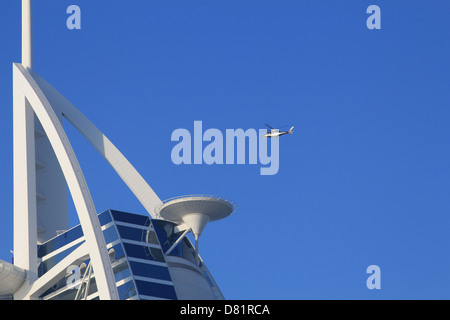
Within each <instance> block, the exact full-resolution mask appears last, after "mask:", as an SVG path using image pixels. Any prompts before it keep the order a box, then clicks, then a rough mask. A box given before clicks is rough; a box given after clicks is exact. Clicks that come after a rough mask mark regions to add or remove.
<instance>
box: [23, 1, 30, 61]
mask: <svg viewBox="0 0 450 320" xmlns="http://www.w3.org/2000/svg"><path fill="white" fill-rule="evenodd" d="M31 22H32V19H31V0H22V65H23V66H24V67H25V68H26V69H33V54H32V50H33V42H32V35H33V34H32V30H31Z"/></svg>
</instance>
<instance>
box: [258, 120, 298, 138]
mask: <svg viewBox="0 0 450 320" xmlns="http://www.w3.org/2000/svg"><path fill="white" fill-rule="evenodd" d="M266 126H267V127H268V128H269V129H270V131H269V132H268V133H266V134H265V135H263V137H264V138H277V137H279V136H282V135H285V134H292V133H294V131H293V129H294V127H293V126H292V127H291V128H290V129H289V131H279V130H278V129H274V128H272V127H271V126H269V125H268V124H267V123H266Z"/></svg>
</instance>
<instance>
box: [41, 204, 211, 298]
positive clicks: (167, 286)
mask: <svg viewBox="0 0 450 320" xmlns="http://www.w3.org/2000/svg"><path fill="white" fill-rule="evenodd" d="M98 217H99V221H100V224H101V226H102V230H103V234H104V237H105V241H106V244H107V249H108V252H109V254H110V259H111V265H112V268H113V272H114V276H115V281H116V286H117V290H118V293H119V298H120V299H122V300H125V299H137V300H150V299H177V295H176V292H175V288H174V284H173V282H172V278H171V274H170V271H169V267H168V263H167V262H166V259H165V254H164V252H166V251H167V250H168V249H169V248H170V247H171V246H172V245H173V244H174V243H175V241H176V240H177V239H178V238H179V237H180V236H181V234H182V232H177V231H176V228H175V227H176V226H175V224H173V223H171V222H168V221H163V220H154V219H150V218H149V217H147V216H142V215H137V214H131V213H126V212H120V211H115V210H107V211H105V212H103V213H101V214H99V216H98ZM83 243H84V237H83V232H82V229H81V226H76V227H74V228H72V229H70V230H68V231H66V232H64V233H62V234H60V235H58V236H56V237H55V238H53V239H51V240H49V241H47V242H45V243H43V244H42V245H40V246H38V256H39V259H40V265H39V276H42V275H44V274H45V273H46V272H48V271H49V270H50V269H51V268H52V267H53V266H55V265H56V264H57V263H59V262H60V261H62V260H63V259H64V258H65V257H67V256H68V255H69V254H70V253H72V252H73V251H74V250H75V249H76V248H78V247H79V246H80V245H82V244H83ZM170 255H172V256H177V257H182V258H184V259H187V260H189V261H191V262H192V263H195V262H196V261H197V260H196V256H195V250H194V247H193V246H192V243H191V242H190V241H189V240H188V238H187V237H186V238H184V239H183V241H180V243H179V244H178V245H177V246H176V247H175V248H174V249H173V250H172V251H171V252H170ZM89 262H90V261H89V259H87V260H85V261H83V262H82V263H80V264H77V265H76V266H72V268H71V270H70V271H68V272H67V274H66V275H65V276H64V277H63V278H61V279H60V280H59V281H58V282H57V283H55V284H54V285H53V286H52V287H51V288H50V289H48V290H47V291H46V292H44V293H43V294H42V295H41V296H40V297H41V298H42V299H57V300H60V299H70V300H71V299H74V298H75V296H76V294H77V291H78V288H79V286H80V282H81V279H82V278H83V276H84V275H85V274H87V270H88V267H87V266H89ZM197 263H198V261H197ZM204 276H205V277H206V279H207V280H208V281H209V283H210V284H211V286H213V285H214V284H213V282H212V280H211V278H210V277H209V274H208V273H207V272H204ZM86 279H87V278H86ZM96 292H97V288H96V285H95V273H94V275H93V277H92V278H91V280H90V284H89V293H88V298H89V299H98V294H96Z"/></svg>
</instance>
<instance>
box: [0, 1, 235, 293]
mask: <svg viewBox="0 0 450 320" xmlns="http://www.w3.org/2000/svg"><path fill="white" fill-rule="evenodd" d="M31 11H32V10H31V0H23V1H22V63H21V64H20V63H14V64H13V104H14V105H13V108H14V111H13V121H14V262H13V264H10V263H7V262H4V261H1V260H0V298H6V299H8V298H11V297H14V299H102V300H115V299H223V295H222V293H221V292H220V290H219V288H218V287H217V284H216V283H215V281H214V279H213V278H212V276H211V274H210V273H209V272H208V270H207V268H206V266H205V264H204V262H203V261H202V259H201V258H200V257H199V256H198V237H199V235H200V234H201V232H202V230H203V228H204V227H205V225H206V223H208V222H209V221H214V220H218V219H222V218H225V217H226V216H228V215H230V214H231V213H232V212H233V211H234V210H235V208H236V206H235V204H234V203H233V202H231V201H228V200H225V199H221V198H217V197H211V196H186V197H178V198H174V199H171V200H169V201H165V202H163V201H161V200H160V199H159V197H158V196H157V195H156V194H155V192H154V191H153V190H152V188H151V187H150V186H149V185H148V184H147V182H146V181H145V180H144V179H143V178H142V176H141V175H140V174H139V173H138V172H137V171H136V170H135V168H134V167H133V166H132V165H131V164H130V162H129V161H128V160H127V159H126V158H125V157H124V156H123V155H122V153H121V152H120V151H119V150H118V149H117V148H116V147H115V146H114V145H113V144H112V143H111V142H110V141H109V140H108V138H107V137H106V136H105V135H104V134H103V133H102V132H101V131H100V130H99V129H98V128H97V127H96V126H95V125H94V124H93V123H92V122H91V121H89V120H88V119H87V118H86V117H85V116H84V115H83V114H82V113H81V112H80V111H79V110H78V109H77V108H76V107H75V106H74V105H72V104H71V103H70V102H69V101H68V100H67V99H66V98H64V96H63V95H61V94H60V93H59V92H58V91H57V90H56V89H54V88H53V87H52V86H51V85H50V84H48V83H47V82H46V81H45V80H44V79H43V78H41V77H40V76H39V75H37V74H36V73H34V72H33V59H32V19H31ZM63 118H65V119H66V120H68V122H70V123H71V124H72V125H73V126H74V127H75V128H76V129H77V130H78V131H79V132H81V133H82V134H83V136H84V137H85V138H86V139H87V140H88V141H89V142H90V143H91V144H92V145H93V146H94V147H95V149H96V150H97V151H98V152H99V153H100V154H101V155H102V156H103V157H104V158H105V159H106V160H107V161H108V163H109V164H110V165H111V166H112V167H113V168H114V170H115V171H116V172H117V174H118V175H119V176H120V177H121V179H122V180H123V181H124V182H125V183H126V185H127V186H128V187H129V188H130V190H131V191H132V192H133V193H134V195H135V196H136V197H137V199H138V200H139V201H140V202H141V203H142V205H143V206H144V208H145V209H146V210H147V212H148V214H149V216H141V215H135V214H130V213H124V212H118V211H114V210H108V211H105V212H103V213H101V214H100V215H99V214H98V212H97V211H96V209H95V206H94V202H93V199H92V198H91V195H90V193H89V188H88V186H87V183H86V181H85V179H84V176H83V172H82V170H81V168H80V165H79V163H78V161H77V158H76V156H75V153H74V151H73V149H72V146H71V144H70V143H69V140H68V138H67V135H66V133H65V131H64V129H63V126H62V119H63ZM67 187H68V190H69V192H70V194H71V196H72V199H73V202H74V204H75V209H76V212H77V214H78V217H79V221H80V225H79V226H76V227H73V228H70V227H69V222H68V200H67V199H68V195H67ZM189 232H192V233H193V234H194V236H195V239H196V241H195V242H196V243H195V246H193V245H192V244H191V242H190V241H189V240H188V239H187V237H186V235H187V234H188V233H189Z"/></svg>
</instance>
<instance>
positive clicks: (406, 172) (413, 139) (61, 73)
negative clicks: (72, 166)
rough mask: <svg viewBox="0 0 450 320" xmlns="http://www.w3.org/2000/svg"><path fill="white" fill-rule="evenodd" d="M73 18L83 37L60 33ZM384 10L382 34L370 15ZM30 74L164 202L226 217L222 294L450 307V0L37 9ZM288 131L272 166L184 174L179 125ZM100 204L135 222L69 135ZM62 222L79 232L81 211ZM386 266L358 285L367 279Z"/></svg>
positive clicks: (1, 59) (217, 251) (8, 116)
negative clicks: (197, 200) (208, 201)
mask: <svg viewBox="0 0 450 320" xmlns="http://www.w3.org/2000/svg"><path fill="white" fill-rule="evenodd" d="M71 4H77V5H79V6H80V8H81V14H82V29H81V30H68V29H67V28H66V19H67V17H68V14H66V8H67V7H68V6H69V5H71ZM371 4H376V5H379V6H380V8H381V19H382V20H381V24H382V25H381V26H382V29H381V30H368V29H367V27H366V19H367V18H368V16H369V15H368V14H366V9H367V7H368V6H369V5H371ZM33 13H34V70H35V71H36V72H37V73H38V74H39V75H41V76H42V77H43V78H44V79H46V80H47V81H48V82H49V83H51V84H52V85H53V86H54V87H55V88H57V89H58V90H59V91H60V92H61V93H62V94H64V95H65V96H66V97H67V98H68V99H69V100H71V101H72V102H73V103H74V104H75V105H76V106H77V107H78V108H79V109H80V110H81V111H82V112H83V113H84V114H85V115H86V116H87V117H88V118H90V119H91V121H93V122H94V123H95V124H96V125H97V126H98V127H99V128H100V129H101V130H102V131H103V132H104V133H105V134H106V135H107V136H108V137H109V138H110V140H112V141H113V143H114V144H115V145H116V146H117V147H118V148H119V149H120V150H121V151H122V152H123V153H124V155H125V156H126V157H127V158H128V159H129V160H130V161H131V163H132V164H133V165H134V166H135V167H136V168H137V170H138V171H139V172H140V173H141V174H142V176H143V177H144V178H145V179H146V180H147V181H148V182H149V184H150V185H151V186H152V187H153V189H154V190H155V191H156V193H157V194H158V195H159V197H160V198H161V199H166V198H171V197H173V196H178V195H183V194H192V193H208V194H215V195H220V196H224V197H228V198H230V199H232V200H234V201H235V202H236V203H237V204H238V210H237V211H236V212H235V213H234V214H233V215H232V216H231V217H229V218H228V219H226V220H224V221H221V222H214V223H211V224H209V225H208V226H207V228H206V230H205V231H204V233H203V235H202V238H201V243H200V253H201V255H202V257H203V258H204V259H205V261H206V262H207V265H208V267H209V269H210V271H211V272H212V274H213V275H214V276H215V278H216V280H217V282H218V283H219V285H220V286H221V289H222V291H223V293H224V295H225V297H226V298H228V299H449V298H450V279H449V278H450V274H449V270H450V250H449V249H450V246H449V238H450V237H449V223H450V197H449V191H450V165H449V164H450V162H449V160H450V144H449V137H450V125H449V122H450V59H449V57H450V42H449V34H450V2H449V1H447V0H435V1H425V0H420V1H419V0H413V1H399V0H395V1H393V0H390V1H386V0H373V1H365V0H340V1H336V0H320V1H303V0H301V1H300V0H295V1H294V0H285V1H275V0H270V1H269V0H258V1H256V0H244V1H242V0H239V1H237V0H226V1H225V0H214V1H211V0H188V1H186V0H177V1H175V0H172V1H162V0H160V1H153V0H152V1H147V0H146V1H144V0H127V1H125V0H123V1H106V0H95V1H92V0H89V1H88V0H70V1H67V0H58V1H49V0H41V1H35V4H34V12H33ZM20 23H21V22H20V1H17V0H2V1H0V43H1V48H0V49H1V50H0V110H1V112H0V145H1V147H2V150H3V152H2V153H1V155H0V168H1V179H0V200H1V203H2V210H1V213H0V219H1V220H0V221H1V222H0V258H1V259H4V260H7V261H10V259H11V254H10V250H11V249H12V246H13V245H12V238H13V236H12V228H13V222H12V221H13V220H12V215H13V209H12V199H13V193H12V186H13V177H12V169H13V167H12V63H13V62H20V61H21V57H20V50H21V49H20V48H21V44H20V35H21V34H20ZM195 120H202V121H203V127H204V128H205V129H207V128H217V129H219V130H222V131H223V132H225V130H226V129H236V128H243V129H248V128H255V129H258V128H264V123H266V122H268V123H271V124H273V125H285V124H287V125H291V124H292V125H295V128H296V129H295V133H294V135H291V136H285V137H282V138H281V139H280V170H279V172H278V174H277V175H274V176H261V175H260V174H259V168H260V165H250V164H245V165H213V166H207V165H181V166H176V165H174V164H173V163H172V161H171V158H170V153H171V149H172V148H173V146H174V145H175V143H174V142H171V141H170V137H171V133H172V131H173V130H175V129H177V128H186V129H188V130H191V131H192V130H193V123H194V121H195ZM67 133H68V134H69V137H70V139H71V141H72V144H73V147H74V149H75V152H76V154H77V156H78V158H79V161H80V164H81V166H82V168H83V170H84V173H85V176H86V179H87V182H88V185H89V188H90V191H91V193H92V196H93V199H94V202H95V205H96V208H97V210H98V211H99V212H100V211H104V210H106V209H108V208H112V209H118V210H124V211H129V212H135V213H141V214H144V213H145V210H144V209H143V207H142V206H141V205H140V203H139V202H138V201H137V200H136V199H135V198H134V196H133V195H132V194H131V192H130V191H129V190H128V189H127V187H126V186H125V184H124V183H123V182H122V181H121V180H120V179H119V178H118V177H117V176H116V175H115V173H114V171H113V170H112V169H111V168H110V167H109V166H108V164H107V163H106V162H105V161H104V160H103V159H102V158H101V156H100V155H98V154H96V153H95V151H94V149H93V148H92V147H91V146H90V145H89V144H88V143H87V142H86V141H84V140H83V139H82V138H81V135H80V134H78V133H77V132H76V131H75V130H74V129H72V128H70V126H68V128H67ZM71 221H72V222H71V223H72V224H73V225H75V224H77V223H78V222H77V219H76V216H75V215H73V216H72V217H71ZM373 264H375V265H378V266H380V268H381V290H368V289H367V287H366V279H367V277H368V275H367V274H366V268H367V267H368V266H369V265H373Z"/></svg>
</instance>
